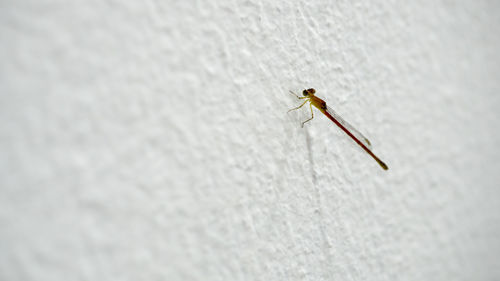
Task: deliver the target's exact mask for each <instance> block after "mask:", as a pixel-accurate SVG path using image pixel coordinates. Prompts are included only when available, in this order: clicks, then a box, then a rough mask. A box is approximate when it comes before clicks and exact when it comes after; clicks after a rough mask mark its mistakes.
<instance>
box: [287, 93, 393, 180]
mask: <svg viewBox="0 0 500 281" xmlns="http://www.w3.org/2000/svg"><path fill="white" fill-rule="evenodd" d="M290 93H292V94H293V95H295V96H296V97H297V98H298V99H300V100H302V99H305V101H304V102H303V103H302V104H301V105H300V106H298V107H296V108H292V109H290V110H288V112H290V111H292V110H297V109H299V108H301V107H303V106H304V105H305V104H306V103H307V102H309V107H310V108H311V118H309V119H307V120H306V121H304V122H302V127H304V124H305V123H307V122H309V121H311V120H312V119H313V118H314V112H313V109H312V107H313V106H314V107H316V108H317V109H319V111H321V112H322V113H323V114H325V116H326V117H328V119H330V120H332V121H333V123H335V125H337V126H339V127H340V129H342V131H344V132H345V133H346V134H347V135H348V136H350V137H351V138H352V139H353V140H354V141H355V142H356V143H357V144H358V145H359V146H361V148H363V150H364V151H366V152H367V153H368V154H369V155H370V156H371V157H372V158H373V159H375V161H377V163H378V164H379V165H380V167H382V169H384V170H388V169H389V167H387V165H386V164H385V163H384V162H382V160H380V159H379V158H378V157H377V156H376V155H375V154H373V152H372V151H371V143H370V141H369V140H368V139H367V138H366V137H365V136H363V134H361V133H360V132H359V131H358V130H356V129H354V127H353V126H351V124H349V123H347V121H345V120H344V119H342V117H340V115H338V114H337V113H335V111H334V110H333V109H331V108H330V107H328V106H327V105H326V102H325V101H324V100H322V99H320V98H318V97H317V96H315V95H314V94H315V93H316V90H314V89H312V88H311V89H307V90H304V91H302V94H303V95H304V96H303V97H300V96H298V95H297V94H295V93H294V92H292V91H290Z"/></svg>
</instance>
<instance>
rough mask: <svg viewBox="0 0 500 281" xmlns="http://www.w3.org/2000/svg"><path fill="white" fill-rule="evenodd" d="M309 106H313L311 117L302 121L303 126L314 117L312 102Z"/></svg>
mask: <svg viewBox="0 0 500 281" xmlns="http://www.w3.org/2000/svg"><path fill="white" fill-rule="evenodd" d="M309 107H310V108H311V118H309V119H307V120H306V121H304V122H302V128H304V124H305V123H306V122H309V121H311V120H312V119H313V118H314V112H313V106H312V103H310V104H309Z"/></svg>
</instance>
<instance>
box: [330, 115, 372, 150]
mask: <svg viewBox="0 0 500 281" xmlns="http://www.w3.org/2000/svg"><path fill="white" fill-rule="evenodd" d="M326 112H328V113H330V115H331V116H332V117H333V118H335V119H336V120H337V121H338V122H339V123H340V124H342V126H344V127H345V128H346V129H347V130H349V131H350V132H351V133H352V134H353V135H354V136H355V137H356V138H357V139H358V140H360V141H361V142H363V144H364V145H366V147H367V148H368V149H370V150H371V149H372V145H371V143H370V141H369V140H368V139H367V138H366V137H365V136H363V134H362V133H360V132H359V131H358V130H356V129H354V127H353V126H352V125H351V124H349V123H348V122H347V121H345V120H344V119H343V118H342V117H340V115H338V114H337V112H335V110H333V109H331V108H330V107H329V106H327V107H326Z"/></svg>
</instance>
